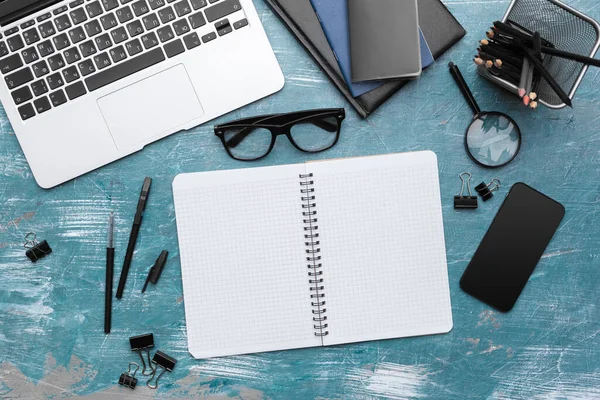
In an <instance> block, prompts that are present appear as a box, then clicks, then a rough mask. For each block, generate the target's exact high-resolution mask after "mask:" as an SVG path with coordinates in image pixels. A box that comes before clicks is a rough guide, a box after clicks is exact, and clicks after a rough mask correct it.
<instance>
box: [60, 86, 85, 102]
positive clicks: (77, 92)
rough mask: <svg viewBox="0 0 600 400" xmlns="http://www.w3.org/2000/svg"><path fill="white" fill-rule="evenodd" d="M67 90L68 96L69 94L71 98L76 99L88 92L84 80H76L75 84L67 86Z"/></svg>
mask: <svg viewBox="0 0 600 400" xmlns="http://www.w3.org/2000/svg"><path fill="white" fill-rule="evenodd" d="M65 91H66V92H67V96H69V100H75V99H76V98H78V97H81V96H83V95H84V94H86V93H87V91H86V90H85V86H84V84H83V82H75V83H74V84H72V85H70V86H67V87H66V88H65Z"/></svg>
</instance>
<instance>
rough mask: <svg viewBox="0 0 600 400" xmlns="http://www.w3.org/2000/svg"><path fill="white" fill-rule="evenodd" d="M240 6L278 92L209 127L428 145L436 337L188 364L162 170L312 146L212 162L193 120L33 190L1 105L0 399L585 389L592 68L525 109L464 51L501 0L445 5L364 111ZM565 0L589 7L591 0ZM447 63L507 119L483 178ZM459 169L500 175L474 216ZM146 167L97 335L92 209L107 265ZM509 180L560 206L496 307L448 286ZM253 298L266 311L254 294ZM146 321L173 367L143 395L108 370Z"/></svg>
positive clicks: (594, 293) (598, 133)
mask: <svg viewBox="0 0 600 400" xmlns="http://www.w3.org/2000/svg"><path fill="white" fill-rule="evenodd" d="M255 3H256V6H257V8H258V11H259V13H260V16H261V19H262V21H263V23H264V25H265V27H266V30H267V33H268V35H269V38H270V40H271V43H272V44H273V47H274V49H275V52H276V54H277V58H278V59H279V62H280V63H281V66H282V68H283V71H284V73H285V76H286V79H287V81H286V86H285V88H284V89H283V90H282V91H281V92H279V93H277V94H276V95H274V96H271V97H270V98H268V99H265V100H263V101H260V102H257V103H255V104H252V105H250V106H247V107H245V108H243V109H241V110H238V111H236V112H233V113H231V114H229V115H227V116H225V117H222V118H220V119H219V120H218V122H225V121H227V120H231V119H235V118H240V117H246V116H252V115H256V114H261V113H272V112H285V111H293V110H299V109H310V108H318V107H344V106H345V107H346V109H347V111H348V117H347V119H346V121H345V123H344V129H343V132H342V138H341V140H340V142H339V144H338V145H337V146H336V147H335V148H333V149H332V150H330V151H328V152H326V153H323V154H319V155H317V156H316V157H315V158H334V157H348V156H361V155H368V154H382V153H391V152H403V151H413V150H423V149H431V150H433V151H435V152H436V153H437V155H438V157H439V162H440V178H441V186H442V196H443V212H444V222H445V230H446V239H447V253H448V264H449V274H450V285H451V294H452V304H453V315H454V329H453V330H452V332H450V333H449V334H447V335H441V336H435V337H420V338H411V339H402V340H387V341H378V342H371V343H361V344H354V345H345V346H338V347H331V348H319V349H307V350H295V351H283V352H275V353H268V354H256V355H248V356H239V357H227V358H222V359H211V360H205V361H197V360H193V359H192V358H191V357H190V356H189V354H188V353H187V345H186V332H185V318H184V308H183V300H184V299H183V291H182V286H181V279H180V277H181V271H180V265H179V257H178V256H179V254H178V247H177V238H176V226H175V214H174V209H173V198H172V194H171V189H170V185H171V181H172V180H173V178H174V176H175V175H176V174H178V173H181V172H193V171H207V170H216V169H231V168H239V167H250V166H260V165H275V164H286V163H297V162H303V161H306V160H308V159H310V157H308V156H306V155H305V154H302V153H299V152H298V151H297V150H295V149H294V148H293V147H292V146H291V145H290V144H289V143H286V141H284V140H282V141H280V142H278V143H277V145H276V147H275V149H274V150H273V152H272V154H271V155H270V156H269V157H268V158H266V159H265V160H263V161H260V162H257V163H254V164H242V163H238V162H235V161H233V160H231V159H230V158H229V157H228V156H227V154H226V153H225V151H224V150H223V148H222V145H221V143H220V142H219V140H218V139H217V138H216V137H215V136H214V135H213V133H212V126H213V123H208V124H205V125H204V126H201V127H198V128H196V129H193V130H191V131H188V132H183V133H179V134H176V135H173V136H171V137H169V138H166V139H164V140H162V141H160V142H158V143H154V144H152V145H150V146H148V147H147V148H146V149H145V150H144V151H142V152H139V153H137V154H135V155H133V156H130V157H128V158H126V159H124V160H121V161H118V162H116V163H114V164H112V165H109V166H106V167H104V168H102V169H100V170H98V171H95V172H92V173H90V174H87V175H85V176H83V177H81V178H78V179H76V180H74V181H71V182H68V183H66V184H64V185H62V186H60V187H58V188H55V189H53V190H50V191H44V190H42V189H40V188H38V187H37V186H36V184H35V182H34V180H33V177H32V176H31V173H30V171H29V168H28V166H27V162H26V160H25V158H24V156H23V154H22V152H21V150H20V148H19V145H18V143H17V140H16V138H15V136H14V134H13V133H12V128H11V126H10V124H9V123H8V121H7V118H6V115H5V113H4V111H3V110H0V398H1V399H14V398H20V399H47V398H54V399H56V398H67V397H68V398H74V397H77V396H88V397H89V398H91V399H112V398H123V399H146V398H156V399H174V398H184V399H197V398H240V399H259V398H272V399H316V398H319V399H342V398H356V399H382V398H393V399H406V398H410V399H413V398H436V399H441V398H448V399H482V398H484V399H565V398H568V399H592V398H600V335H599V333H600V308H599V303H600V296H599V294H598V288H599V287H600V272H599V267H600V254H599V252H600V248H599V246H598V238H599V237H600V223H599V219H600V207H599V205H600V184H599V183H598V177H599V176H600V151H599V148H600V147H599V146H600V128H599V116H600V113H599V109H600V108H599V100H598V99H599V98H600V97H599V94H600V92H599V89H598V87H599V86H600V76H599V74H598V70H590V71H589V72H588V74H587V75H586V77H585V79H584V81H583V83H582V85H581V88H580V90H579V92H578V93H577V95H576V97H575V101H574V107H575V108H574V109H565V110H561V111H550V110H547V109H545V108H540V109H539V110H537V111H536V112H530V111H529V110H526V109H524V108H523V107H521V106H519V104H518V103H517V101H515V99H514V98H513V97H512V96H511V95H509V94H507V93H505V92H502V91H501V90H499V89H497V88H495V87H494V86H492V85H491V84H490V83H488V82H487V81H484V80H483V79H481V78H480V77H478V76H477V75H476V73H475V66H474V65H472V62H471V58H472V55H473V54H474V49H475V48H476V47H477V41H478V40H479V39H481V38H482V37H483V35H484V33H485V31H486V28H487V27H488V25H489V23H490V22H491V21H492V20H495V19H500V18H501V17H502V15H503V13H504V10H505V9H506V7H507V6H508V3H509V2H508V1H507V0H495V1H476V0H452V1H445V3H446V5H447V6H448V7H449V8H450V10H451V11H452V12H453V13H454V14H455V16H456V17H457V18H458V20H459V21H460V22H461V23H462V24H463V25H464V26H465V28H466V29H467V31H468V32H469V33H468V35H467V37H466V38H465V39H463V40H462V41H461V42H460V43H459V44H458V45H457V46H455V47H454V48H452V49H451V50H450V51H449V52H448V53H447V54H446V55H445V56H443V57H442V58H441V59H440V60H438V62H437V63H436V64H435V65H434V66H433V67H431V68H429V69H428V70H426V71H425V72H424V73H423V76H422V77H421V78H420V79H419V80H417V81H415V82H411V83H410V84H408V85H407V86H406V87H405V88H404V89H403V90H402V92H401V93H400V94H398V95H396V96H395V97H394V98H393V99H391V100H390V101H389V102H388V103H386V104H385V105H384V106H383V107H381V108H380V109H379V110H378V111H377V112H376V113H375V114H374V115H372V116H371V117H370V118H369V119H368V120H366V121H364V120H360V119H359V118H358V116H357V115H356V113H354V112H353V111H352V110H351V109H350V107H349V106H348V105H347V104H346V103H345V102H344V100H343V98H342V97H341V96H340V95H339V94H338V93H337V91H336V90H335V88H334V87H333V86H332V85H331V84H330V83H329V81H327V80H326V78H325V76H324V75H323V74H322V73H321V72H320V70H319V69H318V68H317V67H316V66H315V64H314V63H313V62H312V60H311V59H310V58H309V57H308V56H307V55H306V54H305V52H304V51H303V50H302V48H301V47H300V45H299V44H298V43H296V41H295V40H294V39H293V38H292V36H291V35H290V34H289V33H288V32H287V31H286V29H285V27H284V26H283V25H282V24H281V23H280V21H279V20H278V19H277V17H276V16H275V15H273V14H272V13H271V11H270V10H269V8H268V7H267V6H266V4H265V3H264V2H263V0H256V1H255ZM569 4H570V5H571V6H573V7H575V8H577V9H579V10H581V11H582V12H584V13H586V14H588V15H590V16H591V17H593V18H595V19H600V8H599V7H598V3H597V2H596V1H594V0H576V1H569ZM450 60H452V61H454V62H455V63H457V64H458V65H459V66H460V67H461V69H462V71H463V74H464V75H465V79H466V80H467V82H468V83H469V84H470V85H471V87H472V88H473V91H474V94H475V97H476V98H478V99H479V102H480V105H481V107H482V108H483V109H487V110H499V111H504V112H506V113H508V114H509V115H511V116H512V117H513V118H514V119H515V120H516V121H517V122H518V123H519V125H520V126H521V129H522V131H523V134H524V143H523V148H522V152H521V154H520V156H519V157H518V159H517V160H516V161H515V162H513V163H512V164H510V165H509V166H507V167H505V168H502V169H500V170H498V171H493V172H492V171H489V170H484V169H482V168H478V167H476V166H474V165H473V163H472V162H471V161H470V160H469V159H468V157H467V155H466V153H465V151H464V147H463V135H464V131H465V128H466V125H467V123H468V121H469V119H470V110H469V108H468V106H467V105H466V104H465V103H464V100H463V99H462V96H461V95H460V93H459V91H458V89H457V88H456V86H455V84H454V83H453V81H452V78H451V77H450V75H449V73H448V70H447V66H446V65H447V63H448V61H450ZM215 122H217V121H215ZM81 134H82V135H85V128H84V127H82V131H81ZM463 171H469V172H471V173H472V174H473V176H474V183H475V184H477V183H479V182H480V181H486V182H487V181H490V180H491V179H492V178H494V177H496V178H498V179H500V180H501V181H502V183H503V187H502V189H501V190H500V192H498V193H497V194H496V197H495V198H494V199H493V200H491V201H489V202H487V203H482V204H481V206H480V209H479V210H477V211H475V212H469V211H465V212H457V211H455V210H454V209H453V208H452V198H453V196H454V195H455V194H457V193H458V191H459V189H460V180H459V178H458V175H459V174H460V173H461V172H463ZM145 176H152V177H153V178H154V185H153V188H152V193H151V195H150V199H149V202H148V207H147V210H146V218H145V221H144V225H143V226H142V230H141V234H140V239H139V242H138V246H137V251H136V254H135V257H134V261H133V264H132V268H131V272H130V276H129V280H128V283H127V290H126V292H125V295H124V297H123V299H122V300H120V301H115V303H114V312H113V332H112V333H111V334H110V335H109V336H105V335H104V333H103V329H102V327H103V289H104V272H105V270H104V268H105V261H104V257H105V246H106V225H107V219H108V215H109V212H110V211H111V210H114V211H115V216H116V237H115V240H116V242H115V243H116V268H115V269H116V273H117V274H118V273H119V272H120V269H121V263H122V259H123V256H124V251H125V247H126V244H127V239H128V235H129V230H130V227H131V221H132V218H133V214H134V212H135V205H136V202H137V198H138V194H139V189H140V186H141V184H142V181H143V178H144V177H145ZM519 181H523V182H526V183H528V184H530V185H531V186H533V187H535V188H537V189H538V190H541V191H542V192H544V193H546V194H548V195H549V196H551V197H553V198H555V199H556V200H558V201H560V202H562V203H563V204H564V205H565V207H566V209H567V215H566V218H565V220H564V222H563V223H562V225H561V228H560V230H559V232H558V234H557V235H556V237H555V238H554V240H553V241H552V243H551V244H550V246H549V248H548V250H547V253H546V254H545V256H544V258H543V260H542V262H541V263H540V264H539V266H538V267H537V269H536V271H535V273H534V275H533V276H532V278H531V281H530V283H529V285H528V286H527V287H526V289H525V291H524V292H523V294H522V296H521V298H520V300H519V302H518V303H517V306H516V307H515V308H514V310H513V311H512V312H510V313H508V314H500V313H497V312H495V311H492V310H490V309H489V308H488V307H487V306H485V305H484V304H482V303H480V302H478V301H476V300H474V299H473V298H471V297H469V296H467V295H466V294H464V293H463V292H461V290H460V289H459V286H458V281H459V278H460V276H461V274H462V272H463V271H464V269H465V267H466V265H467V263H468V261H469V260H470V258H471V257H472V255H473V252H474V251H475V249H476V248H477V245H478V244H479V242H480V240H481V239H482V237H483V235H484V233H485V231H486V229H487V228H488V226H489V224H490V222H491V220H492V218H493V217H494V215H495V213H496V211H497V210H498V207H499V206H500V204H501V201H502V198H503V197H504V195H505V194H506V193H507V191H508V189H509V188H510V186H512V184H514V183H516V182H519ZM414 195H415V196H419V193H415V194H414ZM28 232H36V233H37V234H38V237H39V238H42V239H46V240H48V242H49V243H50V245H51V246H52V247H53V249H54V253H53V254H52V255H50V256H49V257H47V258H45V259H44V260H42V261H40V262H38V263H36V264H32V263H30V262H29V260H27V259H26V258H25V251H24V249H23V245H22V243H23V238H24V236H25V235H26V234H27V233H28ZM163 249H166V250H169V252H170V254H171V255H170V257H169V261H168V263H167V266H166V268H165V270H164V272H163V275H162V277H161V280H160V282H159V284H158V286H156V287H155V286H151V287H150V288H149V289H148V291H147V292H146V293H145V294H144V295H141V293H140V290H141V287H142V285H143V282H144V279H145V277H146V273H147V271H148V268H149V267H150V266H151V265H152V263H153V262H154V260H155V259H156V257H157V256H158V255H159V253H160V251H161V250H163ZM265 296H266V300H267V302H266V305H265V312H268V288H265ZM208 301H209V300H208ZM209 306H214V307H218V304H209ZM356 317H357V318H360V315H357V316H356ZM146 332H153V333H154V337H155V341H156V345H157V348H158V349H160V350H163V351H165V352H166V353H168V354H170V355H172V356H174V357H175V358H177V359H178V361H179V362H178V364H177V366H176V368H175V370H174V371H173V372H171V373H168V374H166V375H165V376H164V377H163V378H162V381H161V383H162V385H161V386H160V388H159V389H158V391H151V390H149V389H147V388H146V387H145V386H144V385H143V381H141V382H140V387H139V388H138V389H136V390H135V391H130V390H129V389H125V388H122V387H119V386H118V385H116V381H117V379H118V377H119V375H120V373H121V372H122V371H123V370H125V369H126V367H127V364H128V362H129V361H135V360H136V356H135V354H134V353H132V352H131V351H130V349H129V344H128V341H127V338H128V337H129V336H132V335H136V334H141V333H146Z"/></svg>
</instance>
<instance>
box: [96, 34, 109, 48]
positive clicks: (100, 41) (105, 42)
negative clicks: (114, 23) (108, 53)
mask: <svg viewBox="0 0 600 400" xmlns="http://www.w3.org/2000/svg"><path fill="white" fill-rule="evenodd" d="M94 41H95V42H96V46H97V47H98V50H100V51H102V50H106V49H108V48H109V47H110V46H112V40H110V36H109V34H108V33H105V34H104V35H100V36H98V37H96V38H95V39H94Z"/></svg>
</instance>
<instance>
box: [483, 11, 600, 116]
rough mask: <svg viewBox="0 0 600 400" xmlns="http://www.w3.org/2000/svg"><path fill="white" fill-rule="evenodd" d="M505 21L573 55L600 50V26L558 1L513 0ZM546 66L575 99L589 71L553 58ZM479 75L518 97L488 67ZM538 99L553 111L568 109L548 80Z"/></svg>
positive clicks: (594, 52)
mask: <svg viewBox="0 0 600 400" xmlns="http://www.w3.org/2000/svg"><path fill="white" fill-rule="evenodd" d="M502 21H503V22H507V23H511V22H514V23H516V24H518V25H519V26H521V27H523V28H525V29H527V30H528V31H531V32H536V31H537V32H539V33H540V36H541V37H542V38H544V39H546V40H548V41H550V42H551V43H552V44H553V45H554V47H556V48H557V49H560V50H565V51H568V52H571V53H578V54H582V55H586V56H590V57H593V56H594V55H595V54H596V51H597V50H598V48H599V47H600V25H599V24H598V23H597V22H596V21H594V20H593V19H592V18H590V17H588V16H587V15H584V14H582V13H580V12H579V11H577V10H575V9H573V8H571V7H569V6H567V5H566V4H563V3H561V2H560V1H558V0H513V1H512V3H511V4H510V6H509V7H508V11H507V12H506V14H505V15H504V18H503V19H502ZM545 61H546V60H545ZM544 64H545V66H546V68H547V69H548V72H550V73H551V74H552V76H554V78H555V79H556V82H558V84H559V85H560V86H561V87H562V88H563V90H564V91H565V92H566V93H568V94H569V98H571V99H572V98H573V96H575V92H576V91H577V88H578V87H579V84H580V83H581V80H582V79H583V76H584V75H585V73H586V71H587V68H588V67H587V66H585V65H583V64H581V63H579V62H576V61H572V60H566V59H563V58H559V57H550V58H549V59H548V60H547V62H544ZM477 72H478V73H479V74H480V75H481V76H483V77H485V78H487V79H489V80H491V81H492V82H494V83H496V84H497V85H499V86H501V87H503V88H504V89H506V90H508V91H510V92H513V93H515V94H518V88H517V86H515V85H514V84H512V83H510V82H508V81H506V80H504V79H501V78H499V77H497V76H494V75H492V74H491V73H489V72H488V70H487V68H486V67H485V66H480V67H478V68H477ZM538 97H539V102H540V103H541V104H543V105H545V106H547V107H549V108H553V109H560V108H563V107H565V106H566V104H565V103H563V102H562V100H561V99H560V98H559V97H558V96H557V95H556V93H554V91H553V90H552V88H551V87H550V86H549V85H548V83H547V82H546V81H545V80H542V82H541V84H540V87H539V90H538Z"/></svg>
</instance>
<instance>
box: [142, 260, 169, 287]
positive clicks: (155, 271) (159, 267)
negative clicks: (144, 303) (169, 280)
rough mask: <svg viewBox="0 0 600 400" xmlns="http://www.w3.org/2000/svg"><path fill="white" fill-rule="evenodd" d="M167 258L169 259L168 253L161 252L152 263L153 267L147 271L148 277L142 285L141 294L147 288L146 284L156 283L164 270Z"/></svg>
mask: <svg viewBox="0 0 600 400" xmlns="http://www.w3.org/2000/svg"><path fill="white" fill-rule="evenodd" d="M167 257H169V252H168V251H166V250H163V251H162V253H160V256H158V259H157V260H156V262H155V263H154V266H153V267H152V268H150V271H148V277H147V278H146V283H144V287H143V288H142V293H144V292H145V291H146V288H147V287H148V282H151V283H152V284H153V285H156V284H157V283H158V279H159V278H160V274H162V272H163V269H164V268H165V264H166V263H167Z"/></svg>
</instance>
